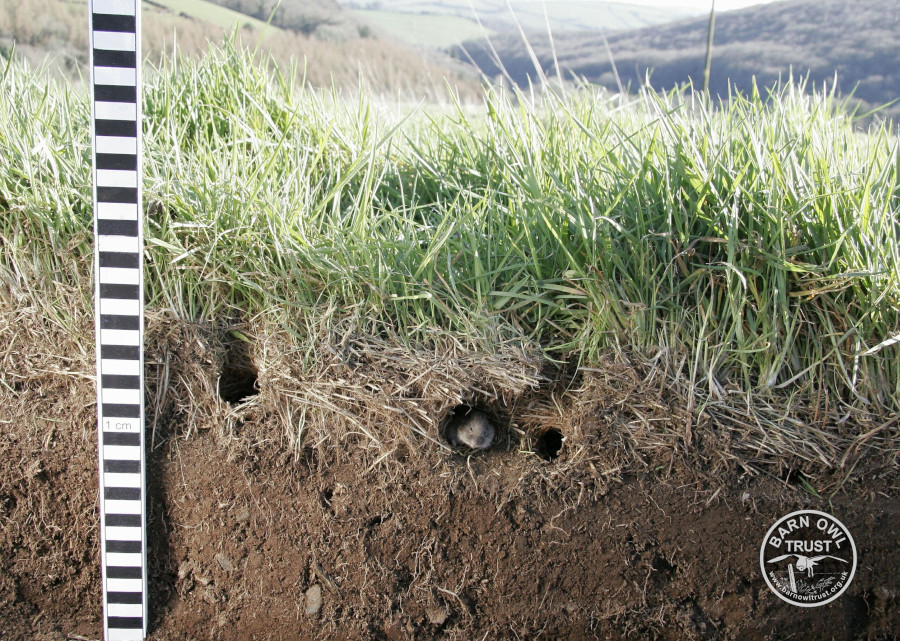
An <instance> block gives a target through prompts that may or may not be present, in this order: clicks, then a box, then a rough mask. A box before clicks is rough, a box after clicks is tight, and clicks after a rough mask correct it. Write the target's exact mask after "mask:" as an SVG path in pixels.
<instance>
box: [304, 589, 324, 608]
mask: <svg viewBox="0 0 900 641" xmlns="http://www.w3.org/2000/svg"><path fill="white" fill-rule="evenodd" d="M320 609H322V588H321V587H320V586H319V585H318V584H316V585H314V586H312V587H311V588H310V589H308V590H307V591H306V613H307V614H318V612H319V610H320Z"/></svg>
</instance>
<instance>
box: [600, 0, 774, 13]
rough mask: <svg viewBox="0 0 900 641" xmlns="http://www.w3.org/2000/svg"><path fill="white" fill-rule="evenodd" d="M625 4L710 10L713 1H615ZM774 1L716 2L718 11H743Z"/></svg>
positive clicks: (742, 0) (739, 0) (734, 0)
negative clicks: (745, 8)
mask: <svg viewBox="0 0 900 641" xmlns="http://www.w3.org/2000/svg"><path fill="white" fill-rule="evenodd" d="M615 1H616V2H622V3H624V4H642V5H653V6H657V7H676V6H677V7H690V8H691V9H703V10H709V8H710V6H711V5H712V0H615ZM773 1H774V0H716V11H729V10H731V9H743V8H744V7H750V6H753V5H755V4H768V3H770V2H773Z"/></svg>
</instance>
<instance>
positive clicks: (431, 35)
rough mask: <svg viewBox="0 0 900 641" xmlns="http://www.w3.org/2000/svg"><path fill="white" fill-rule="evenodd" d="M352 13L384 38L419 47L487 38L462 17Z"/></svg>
mask: <svg viewBox="0 0 900 641" xmlns="http://www.w3.org/2000/svg"><path fill="white" fill-rule="evenodd" d="M350 13H351V14H352V15H353V17H355V18H356V19H357V20H358V21H359V22H361V23H362V24H366V25H369V26H371V27H373V28H374V29H375V30H376V32H377V33H379V34H381V35H382V36H386V37H390V38H396V39H398V40H400V41H401V42H404V43H407V44H411V45H416V46H425V47H449V46H450V45H454V44H458V43H460V42H462V41H464V40H468V39H471V38H479V37H482V36H483V35H484V30H483V29H482V28H481V27H479V26H478V23H477V22H475V21H474V20H470V19H468V18H464V17H462V16H447V15H437V14H428V13H400V12H397V11H375V10H356V11H351V12H350Z"/></svg>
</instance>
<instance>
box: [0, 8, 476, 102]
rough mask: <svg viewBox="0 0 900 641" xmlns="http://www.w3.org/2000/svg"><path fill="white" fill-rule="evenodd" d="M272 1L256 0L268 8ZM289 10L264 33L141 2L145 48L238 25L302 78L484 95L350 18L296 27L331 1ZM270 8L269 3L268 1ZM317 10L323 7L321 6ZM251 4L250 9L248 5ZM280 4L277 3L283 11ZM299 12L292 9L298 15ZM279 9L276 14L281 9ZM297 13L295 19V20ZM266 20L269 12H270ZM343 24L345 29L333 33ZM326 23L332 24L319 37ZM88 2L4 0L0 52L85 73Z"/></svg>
mask: <svg viewBox="0 0 900 641" xmlns="http://www.w3.org/2000/svg"><path fill="white" fill-rule="evenodd" d="M267 1H268V0H257V4H259V5H260V6H264V2H267ZM282 4H283V7H286V8H288V9H291V11H288V12H286V13H285V14H284V16H283V17H282V18H281V23H282V24H285V25H291V26H285V27H284V28H281V27H278V26H273V27H269V28H268V29H266V30H265V32H264V31H263V27H265V24H264V22H262V21H261V20H260V19H258V18H257V15H262V14H261V13H260V12H261V11H262V9H258V8H257V10H256V14H255V15H252V16H251V15H245V14H242V13H240V12H237V11H233V10H231V9H229V8H226V7H224V6H223V5H222V4H214V3H212V2H209V1H207V0H150V1H147V0H145V2H144V3H143V53H144V55H145V56H149V58H150V60H151V61H153V62H156V61H158V60H159V59H160V58H161V57H165V56H168V55H170V54H171V51H172V48H173V46H176V45H177V48H178V51H179V52H180V53H182V54H186V55H192V54H199V53H202V52H205V51H206V50H207V48H208V43H209V42H210V41H212V42H221V40H222V39H223V38H224V37H225V34H226V33H228V32H229V31H230V30H232V29H234V28H235V27H237V28H238V29H239V31H238V33H237V38H238V39H239V41H241V42H242V43H244V44H245V45H246V46H248V47H253V48H255V47H256V45H257V43H259V44H260V47H259V50H260V52H261V53H262V54H271V55H272V56H273V58H274V59H275V61H276V62H278V63H279V64H281V65H284V66H287V65H288V64H289V62H290V61H291V60H292V59H293V60H298V61H300V64H301V68H302V66H303V61H304V60H305V61H306V67H305V74H304V77H305V79H306V80H307V82H309V83H311V84H313V85H316V86H328V87H330V86H332V85H335V86H337V87H346V88H349V89H355V88H356V87H358V86H359V82H360V78H364V79H365V82H366V83H367V85H368V87H369V89H371V90H372V91H374V92H375V93H388V94H391V95H393V96H397V95H402V96H406V97H410V98H422V97H427V98H435V97H439V96H440V97H444V96H446V93H447V81H449V83H450V84H451V85H453V86H455V87H457V89H458V90H459V91H460V92H461V94H462V95H463V96H474V95H476V94H477V93H478V91H479V89H478V87H479V84H478V81H477V79H476V78H475V75H476V74H475V73H474V72H473V71H472V69H471V68H470V67H468V66H464V65H462V64H460V63H458V62H456V61H454V60H451V59H448V58H447V57H446V56H444V57H443V58H439V56H438V54H435V55H433V56H423V55H422V54H421V53H420V52H417V51H412V50H410V49H408V48H406V47H403V46H402V45H400V44H397V43H395V42H391V41H387V40H381V39H377V38H372V37H361V36H360V34H359V32H358V30H357V27H356V25H355V24H354V23H352V21H350V20H349V19H347V21H346V23H343V22H341V20H344V18H339V17H333V18H329V19H328V20H325V21H320V22H316V20H318V19H317V18H315V17H314V16H320V17H322V16H325V15H326V14H325V13H320V14H316V13H310V14H308V16H309V18H308V21H307V23H306V24H312V23H313V22H316V24H318V25H319V26H318V27H316V28H315V33H314V34H313V35H307V34H306V33H304V30H303V29H301V28H299V27H298V25H301V24H304V23H303V20H302V19H300V18H297V14H296V13H295V12H296V10H297V8H298V7H300V6H301V5H302V7H304V8H309V9H310V11H313V12H314V11H317V10H318V9H322V11H325V10H337V11H341V9H340V8H339V7H337V5H336V4H334V3H333V2H331V0H314V1H312V2H310V1H309V0H295V1H294V2H293V3H291V2H284V3H282ZM265 6H268V5H265ZM317 8H318V9H317ZM248 10H249V9H248ZM280 11H281V9H279V12H280ZM292 12H294V13H292ZM276 15H278V14H276ZM291 16H294V18H291ZM265 19H268V15H266V16H265ZM335 25H338V26H339V27H340V28H341V29H343V31H342V32H338V31H334V30H333V29H334V28H335ZM322 29H327V30H332V31H329V32H328V33H326V34H324V36H323V37H319V32H320V30H322ZM87 34H88V18H87V3H86V2H84V1H71V0H28V2H22V0H0V56H3V57H8V56H9V52H10V51H13V50H15V52H16V55H17V57H19V58H24V59H27V60H28V61H29V62H31V63H32V64H33V65H35V66H38V65H41V64H43V63H44V62H45V61H47V64H48V67H49V69H50V70H51V71H56V70H57V69H58V70H59V71H60V72H61V73H62V75H64V76H66V77H67V78H69V79H70V80H72V81H75V82H78V81H79V79H82V78H86V77H87V70H86V68H85V66H86V64H87V58H88V56H87Z"/></svg>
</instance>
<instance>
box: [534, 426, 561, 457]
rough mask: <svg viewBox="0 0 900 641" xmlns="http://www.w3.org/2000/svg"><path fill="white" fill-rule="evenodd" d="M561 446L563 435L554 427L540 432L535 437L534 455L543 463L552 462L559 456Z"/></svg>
mask: <svg viewBox="0 0 900 641" xmlns="http://www.w3.org/2000/svg"><path fill="white" fill-rule="evenodd" d="M562 446H563V434H562V432H560V431H559V430H558V429H556V428H555V427H551V428H550V429H549V430H546V431H544V432H542V433H541V434H540V435H539V436H538V437H537V442H536V443H535V445H534V453H535V454H537V455H538V456H540V457H541V458H542V459H544V460H545V461H552V460H553V459H555V458H556V457H557V456H559V452H560V450H562Z"/></svg>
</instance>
